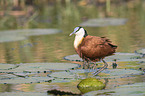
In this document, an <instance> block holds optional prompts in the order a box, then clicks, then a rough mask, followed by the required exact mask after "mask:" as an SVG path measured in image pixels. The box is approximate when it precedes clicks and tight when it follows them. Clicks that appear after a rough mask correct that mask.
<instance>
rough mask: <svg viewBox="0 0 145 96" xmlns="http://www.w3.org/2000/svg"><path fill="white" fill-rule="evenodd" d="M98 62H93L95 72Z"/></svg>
mask: <svg viewBox="0 0 145 96" xmlns="http://www.w3.org/2000/svg"><path fill="white" fill-rule="evenodd" d="M95 67H96V62H93V70H95Z"/></svg>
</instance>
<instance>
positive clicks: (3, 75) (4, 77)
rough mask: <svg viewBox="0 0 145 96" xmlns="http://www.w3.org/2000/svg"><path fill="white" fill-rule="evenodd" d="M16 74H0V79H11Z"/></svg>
mask: <svg viewBox="0 0 145 96" xmlns="http://www.w3.org/2000/svg"><path fill="white" fill-rule="evenodd" d="M16 77H17V76H15V75H12V74H2V75H0V79H11V78H16Z"/></svg>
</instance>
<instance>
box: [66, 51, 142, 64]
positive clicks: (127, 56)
mask: <svg viewBox="0 0 145 96" xmlns="http://www.w3.org/2000/svg"><path fill="white" fill-rule="evenodd" d="M141 57H142V55H140V54H135V53H119V52H118V53H115V54H114V55H112V56H107V57H106V58H105V59H104V60H105V61H106V62H111V61H113V60H114V59H116V60H117V61H131V60H133V59H139V58H141ZM64 59H65V60H69V61H79V62H80V61H83V60H82V59H81V58H80V57H79V56H78V54H74V55H69V56H65V57H64Z"/></svg>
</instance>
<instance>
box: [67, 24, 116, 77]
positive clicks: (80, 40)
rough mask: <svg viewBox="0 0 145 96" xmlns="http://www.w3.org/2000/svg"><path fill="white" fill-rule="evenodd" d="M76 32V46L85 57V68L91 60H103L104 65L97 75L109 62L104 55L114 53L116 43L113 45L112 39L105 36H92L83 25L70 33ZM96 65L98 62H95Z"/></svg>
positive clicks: (81, 55)
mask: <svg viewBox="0 0 145 96" xmlns="http://www.w3.org/2000/svg"><path fill="white" fill-rule="evenodd" d="M72 34H75V35H76V36H75V40H74V48H75V51H76V52H77V54H78V55H79V56H80V57H81V58H82V59H83V61H84V63H83V68H84V67H85V66H86V63H88V66H90V63H91V62H93V63H94V62H97V61H100V60H102V61H103V63H104V66H103V67H102V68H101V69H99V70H98V71H96V72H95V73H94V75H97V74H98V73H100V72H101V71H103V70H104V69H105V68H107V66H108V64H107V63H106V62H105V61H104V60H103V58H104V57H106V56H110V55H113V53H115V49H116V48H117V46H116V45H113V44H112V43H111V41H110V40H109V39H107V38H105V37H96V36H90V35H88V34H87V31H86V30H85V29H84V28H82V27H76V28H75V29H74V31H73V32H72V33H71V34H70V35H69V36H71V35H72ZM95 65H96V64H95Z"/></svg>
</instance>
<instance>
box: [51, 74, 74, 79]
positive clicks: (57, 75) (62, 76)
mask: <svg viewBox="0 0 145 96" xmlns="http://www.w3.org/2000/svg"><path fill="white" fill-rule="evenodd" d="M75 75H76V74H73V73H70V72H53V73H52V74H50V75H49V76H50V77H54V78H62V79H74V78H75V77H76V76H75Z"/></svg>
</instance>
